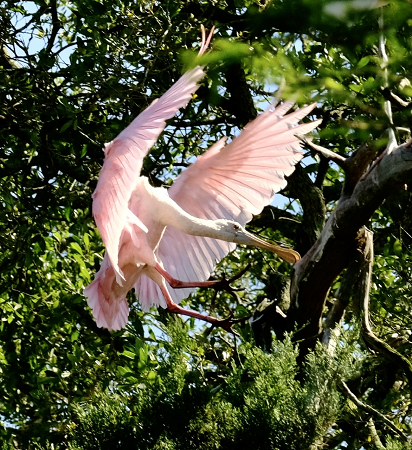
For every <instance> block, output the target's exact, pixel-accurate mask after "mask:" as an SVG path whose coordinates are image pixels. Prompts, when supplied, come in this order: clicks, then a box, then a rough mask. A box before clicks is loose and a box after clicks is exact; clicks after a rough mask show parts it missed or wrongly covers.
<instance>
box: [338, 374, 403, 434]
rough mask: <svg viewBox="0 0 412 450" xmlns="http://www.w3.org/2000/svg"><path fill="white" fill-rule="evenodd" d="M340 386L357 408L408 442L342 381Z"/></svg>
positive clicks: (387, 420) (381, 415) (392, 425)
mask: <svg viewBox="0 0 412 450" xmlns="http://www.w3.org/2000/svg"><path fill="white" fill-rule="evenodd" d="M341 385H342V386H343V389H344V391H345V394H346V395H347V396H348V397H349V398H350V399H351V401H352V402H353V403H354V404H355V405H356V406H357V407H358V408H360V409H363V410H364V411H366V412H368V413H369V414H371V415H373V416H374V417H376V418H377V419H379V420H381V421H382V422H384V423H385V425H386V426H388V427H389V428H390V429H391V430H392V431H394V432H395V433H396V434H397V435H398V436H400V438H401V439H402V441H403V442H408V438H407V437H406V436H405V435H404V434H403V433H402V431H401V430H399V429H398V428H397V427H396V426H395V425H394V424H393V423H392V422H391V421H390V420H389V419H388V418H387V417H386V416H384V415H383V414H382V413H380V412H379V411H377V410H376V409H375V408H372V406H369V405H367V404H366V403H363V402H362V401H360V400H359V399H358V398H357V397H356V395H355V394H354V393H353V392H352V391H351V390H350V389H349V387H348V385H347V384H346V383H345V382H344V381H341Z"/></svg>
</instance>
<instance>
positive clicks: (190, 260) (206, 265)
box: [136, 102, 320, 304]
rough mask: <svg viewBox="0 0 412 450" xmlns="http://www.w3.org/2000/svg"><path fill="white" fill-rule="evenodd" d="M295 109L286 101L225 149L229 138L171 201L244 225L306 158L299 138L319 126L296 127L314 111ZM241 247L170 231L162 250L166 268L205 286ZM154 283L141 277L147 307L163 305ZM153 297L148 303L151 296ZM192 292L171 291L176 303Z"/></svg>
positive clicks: (185, 175) (176, 188)
mask: <svg viewBox="0 0 412 450" xmlns="http://www.w3.org/2000/svg"><path fill="white" fill-rule="evenodd" d="M292 106H293V103H290V102H286V103H284V104H282V105H280V106H279V107H278V108H276V109H275V108H274V107H273V106H271V107H270V108H269V109H268V110H266V111H265V112H264V113H262V114H261V115H260V116H258V117H257V118H256V119H255V120H254V121H252V122H250V123H249V124H248V125H247V126H246V127H245V128H244V130H243V131H242V133H241V134H240V135H239V136H238V137H236V138H235V139H233V141H232V142H231V143H230V144H228V145H226V146H225V142H224V139H222V140H220V141H219V142H217V143H216V144H215V145H213V146H212V147H211V148H210V149H209V150H208V151H207V152H206V153H204V154H203V155H202V156H200V157H199V158H198V159H197V161H196V162H195V163H194V164H192V165H191V166H190V167H189V168H188V169H187V170H185V171H184V172H182V173H181V174H180V176H179V177H178V178H177V179H176V181H175V183H174V184H173V186H172V187H171V188H170V189H169V195H170V197H171V198H172V199H173V200H174V201H175V202H176V203H177V204H178V205H180V206H181V207H182V208H183V209H184V210H185V211H186V212H188V213H189V214H191V215H193V216H195V217H199V218H203V219H213V220H214V219H219V218H220V219H229V220H235V221H237V222H239V223H240V224H241V225H245V224H246V223H247V222H249V221H250V220H251V219H252V217H253V215H254V214H259V213H260V212H261V211H262V209H263V208H264V207H265V206H266V205H268V204H270V203H271V201H272V200H273V197H274V195H275V193H276V192H278V191H280V190H281V189H283V188H284V187H285V186H286V180H285V176H288V175H290V174H291V173H292V172H293V170H294V166H295V164H296V163H297V162H298V161H299V160H300V159H301V158H302V156H303V154H302V153H301V152H300V141H299V139H298V138H297V137H296V135H303V134H305V133H308V132H310V131H312V130H313V129H314V128H315V127H316V126H317V125H318V124H319V123H320V121H315V122H310V123H305V124H302V125H298V126H294V125H296V123H297V122H298V121H299V120H301V119H302V118H303V117H305V116H306V115H307V114H309V112H310V111H311V110H312V109H313V108H314V107H315V105H310V106H307V107H305V108H302V109H300V110H298V111H295V112H293V113H291V114H289V115H286V116H285V113H286V112H287V111H288V110H289V109H290V108H291V107H292ZM235 246H236V244H232V243H228V242H224V241H219V240H215V239H211V238H205V237H200V236H189V235H187V234H185V233H182V232H181V231H179V230H177V229H176V228H173V227H170V226H168V227H167V228H166V231H165V233H164V235H163V238H162V240H161V242H160V245H159V248H158V256H159V259H160V260H161V261H162V262H163V265H164V268H165V269H166V270H167V271H168V272H169V273H170V274H171V275H172V276H173V277H175V278H177V279H179V280H182V281H196V280H199V281H204V280H207V279H208V278H209V276H210V274H211V272H212V271H213V269H214V267H215V265H216V263H217V262H218V261H219V260H220V259H222V258H223V257H224V256H226V255H227V254H228V253H229V252H230V251H231V250H233V249H234V248H235ZM150 283H152V281H151V280H149V279H148V278H147V277H142V278H141V279H140V283H138V284H137V286H136V287H138V288H139V291H140V292H139V298H140V300H141V301H142V302H143V303H144V304H147V303H150V304H161V299H160V297H159V298H158V299H157V298H155V297H153V289H152V288H151V286H150ZM149 291H150V292H151V294H152V297H151V298H150V299H149V298H146V295H147V293H148V292H149ZM191 291H193V289H170V293H171V295H172V298H173V300H174V301H176V302H179V301H181V300H182V299H183V298H185V297H187V296H188V295H189V293H190V292H191Z"/></svg>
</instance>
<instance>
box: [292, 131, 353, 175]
mask: <svg viewBox="0 0 412 450" xmlns="http://www.w3.org/2000/svg"><path fill="white" fill-rule="evenodd" d="M297 137H298V138H299V139H300V140H301V141H302V142H303V143H304V144H305V145H306V146H307V147H309V149H310V150H313V151H314V152H316V153H319V154H320V155H322V156H323V157H324V158H326V159H328V160H330V161H333V162H334V163H336V164H337V165H338V166H339V167H342V169H344V168H345V167H346V158H345V157H343V156H341V155H339V154H338V153H335V152H332V151H331V150H328V149H327V148H325V147H322V146H320V145H316V144H314V143H313V142H311V141H309V140H308V139H306V137H304V136H297Z"/></svg>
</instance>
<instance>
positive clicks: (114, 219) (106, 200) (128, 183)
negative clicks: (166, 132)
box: [93, 66, 204, 284]
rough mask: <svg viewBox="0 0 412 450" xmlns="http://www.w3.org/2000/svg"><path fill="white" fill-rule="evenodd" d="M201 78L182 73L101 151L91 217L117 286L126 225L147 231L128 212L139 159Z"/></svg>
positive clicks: (198, 74) (196, 72)
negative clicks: (102, 154) (120, 247)
mask: <svg viewBox="0 0 412 450" xmlns="http://www.w3.org/2000/svg"><path fill="white" fill-rule="evenodd" d="M203 76H204V72H203V69H202V68H201V67H199V66H198V67H195V68H194V69H192V70H190V71H189V72H186V73H185V74H184V75H183V76H182V77H181V78H180V79H179V80H178V81H177V82H176V83H175V84H174V85H173V86H172V87H171V88H170V89H169V90H168V91H167V92H166V93H165V94H164V95H162V97H160V98H159V99H157V100H155V101H154V102H153V103H152V104H151V105H150V106H149V107H148V108H146V109H145V110H144V111H143V112H142V113H141V114H140V115H139V116H138V117H137V118H136V119H135V120H134V121H133V122H132V123H131V124H130V125H129V126H128V127H127V128H126V129H124V130H123V131H122V132H121V133H120V134H119V136H117V138H116V139H114V141H112V142H110V143H109V144H107V145H106V147H105V149H104V151H105V154H106V155H105V160H104V164H103V167H102V170H101V172H100V177H99V181H98V183H97V187H96V190H95V191H94V194H93V215H94V218H95V221H96V224H97V227H98V228H99V231H100V234H101V237H102V239H103V242H104V244H105V246H106V252H107V255H108V256H109V259H110V262H111V264H112V266H113V268H114V270H115V272H116V280H117V282H118V283H119V284H121V278H123V279H124V277H123V273H122V271H121V270H120V268H119V266H118V247H119V240H120V235H121V233H122V230H123V228H124V227H125V225H126V221H130V222H132V223H135V224H136V225H138V226H140V227H141V228H142V229H143V230H145V231H147V229H146V227H145V226H144V225H143V224H142V223H141V222H140V220H139V219H138V218H137V217H136V216H134V215H133V214H132V213H131V211H129V209H128V204H129V200H130V196H131V194H132V192H133V190H134V189H135V186H136V180H137V178H138V177H139V176H140V170H141V168H142V162H143V158H144V157H145V156H146V154H147V153H148V151H149V150H150V148H151V147H152V146H153V144H154V143H155V142H156V140H157V138H158V137H159V134H160V133H161V132H162V131H163V129H164V127H165V125H166V120H168V119H170V118H171V117H173V116H174V115H175V114H176V112H177V111H178V110H179V109H180V108H183V107H184V106H186V105H187V103H188V102H189V100H190V99H191V97H192V94H193V93H194V92H195V91H196V89H197V88H198V82H199V81H200V80H201V79H202V78H203Z"/></svg>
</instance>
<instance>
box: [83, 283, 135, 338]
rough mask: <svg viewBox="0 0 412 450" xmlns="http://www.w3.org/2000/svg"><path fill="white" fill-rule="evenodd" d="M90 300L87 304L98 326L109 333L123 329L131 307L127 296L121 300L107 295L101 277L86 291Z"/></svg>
mask: <svg viewBox="0 0 412 450" xmlns="http://www.w3.org/2000/svg"><path fill="white" fill-rule="evenodd" d="M84 295H85V296H86V297H87V298H88V299H87V304H88V305H89V306H90V308H91V309H92V310H93V316H94V318H95V320H96V325H97V326H98V327H99V328H101V327H104V328H107V329H108V330H109V331H117V330H120V329H121V328H123V327H124V326H125V325H126V323H127V319H128V317H129V305H128V304H127V300H126V296H124V297H121V298H115V297H113V296H112V297H111V296H110V293H109V294H107V295H105V294H104V291H103V289H102V286H101V284H100V277H99V278H96V279H95V280H94V281H93V282H92V283H91V284H90V285H89V286H87V288H86V289H85V290H84Z"/></svg>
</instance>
